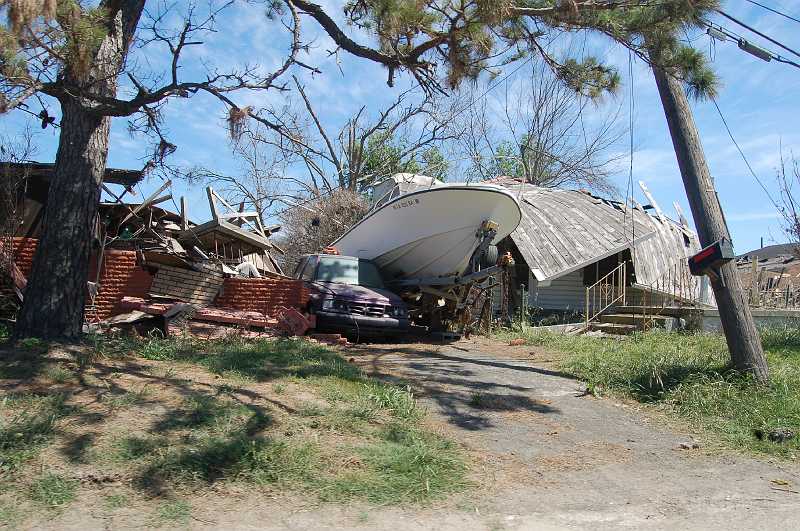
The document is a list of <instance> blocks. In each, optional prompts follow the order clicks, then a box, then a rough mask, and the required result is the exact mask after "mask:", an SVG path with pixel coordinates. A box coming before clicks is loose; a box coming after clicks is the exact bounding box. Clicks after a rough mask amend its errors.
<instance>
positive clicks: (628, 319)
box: [600, 313, 674, 328]
mask: <svg viewBox="0 0 800 531" xmlns="http://www.w3.org/2000/svg"><path fill="white" fill-rule="evenodd" d="M673 319H674V317H669V316H665V315H646V316H645V315H642V314H632V313H613V314H605V315H601V316H600V322H601V323H606V324H626V325H634V326H636V327H638V328H644V327H647V326H657V327H658V328H671V327H670V326H669V325H671V324H672V323H671V321H672V320H673Z"/></svg>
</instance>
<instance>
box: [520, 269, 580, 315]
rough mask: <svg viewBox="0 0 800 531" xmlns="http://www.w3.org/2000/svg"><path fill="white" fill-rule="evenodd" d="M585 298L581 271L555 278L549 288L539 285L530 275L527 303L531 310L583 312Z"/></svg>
mask: <svg viewBox="0 0 800 531" xmlns="http://www.w3.org/2000/svg"><path fill="white" fill-rule="evenodd" d="M585 296H586V288H585V287H584V285H583V269H580V270H578V271H573V272H572V273H569V274H567V275H564V276H563V277H561V278H557V279H555V280H553V281H552V282H551V284H550V285H549V286H542V285H540V284H539V283H538V282H537V281H536V279H535V278H533V275H531V279H530V294H529V301H530V306H531V307H532V308H541V309H543V310H569V311H575V312H583V311H584V310H583V308H584V305H585Z"/></svg>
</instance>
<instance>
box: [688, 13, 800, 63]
mask: <svg viewBox="0 0 800 531" xmlns="http://www.w3.org/2000/svg"><path fill="white" fill-rule="evenodd" d="M700 22H701V24H703V25H704V26H705V27H706V28H708V31H707V33H708V35H709V36H710V37H711V38H712V40H713V39H718V40H721V41H727V40H728V39H731V40H733V41H735V42H736V43H737V44H738V45H739V48H740V49H741V50H744V51H745V52H747V53H749V54H750V55H753V56H755V57H758V58H759V59H761V60H763V61H767V62H769V61H772V60H775V61H777V62H779V63H784V64H787V65H791V66H793V67H795V68H800V64H798V63H797V62H795V61H792V60H791V59H787V58H785V57H782V56H780V55H778V54H776V53H774V52H772V51H770V50H767V49H766V48H762V47H760V46H757V45H755V44H753V43H751V42H750V41H748V40H747V39H745V38H744V37H742V36H741V35H739V34H738V33H736V32H734V31H731V30H729V29H727V28H724V27H722V26H720V25H718V24H714V23H713V22H709V21H707V20H702V19H701V20H700Z"/></svg>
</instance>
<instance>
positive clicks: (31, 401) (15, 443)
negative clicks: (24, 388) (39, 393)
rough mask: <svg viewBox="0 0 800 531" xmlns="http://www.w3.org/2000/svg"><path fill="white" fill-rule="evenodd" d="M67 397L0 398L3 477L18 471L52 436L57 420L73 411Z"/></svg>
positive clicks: (0, 452)
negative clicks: (67, 402) (67, 403)
mask: <svg viewBox="0 0 800 531" xmlns="http://www.w3.org/2000/svg"><path fill="white" fill-rule="evenodd" d="M65 401H66V396H65V395H63V394H55V395H50V396H46V397H25V396H22V397H19V396H6V397H4V398H2V399H0V476H2V475H4V474H6V473H13V472H16V471H17V470H18V469H19V468H20V467H21V466H22V465H23V464H24V463H25V462H26V461H28V460H30V459H31V458H33V457H34V456H35V455H36V454H37V453H38V452H39V451H40V450H41V449H42V448H43V447H44V446H46V445H47V444H48V443H49V442H50V441H51V440H52V438H53V436H54V435H55V433H56V430H57V424H58V421H59V420H60V419H61V418H63V417H65V416H67V415H69V414H71V413H73V412H74V408H72V407H70V406H67V405H66V403H65Z"/></svg>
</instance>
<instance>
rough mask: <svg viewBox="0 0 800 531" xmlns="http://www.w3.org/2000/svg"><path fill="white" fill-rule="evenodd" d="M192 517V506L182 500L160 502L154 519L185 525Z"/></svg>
mask: <svg viewBox="0 0 800 531" xmlns="http://www.w3.org/2000/svg"><path fill="white" fill-rule="evenodd" d="M191 515H192V506H191V505H189V503H188V502H186V501H184V500H168V501H165V502H162V503H161V504H160V505H159V506H158V509H157V510H156V518H157V519H158V520H159V521H161V522H172V523H186V522H187V521H188V520H189V517H191Z"/></svg>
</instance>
